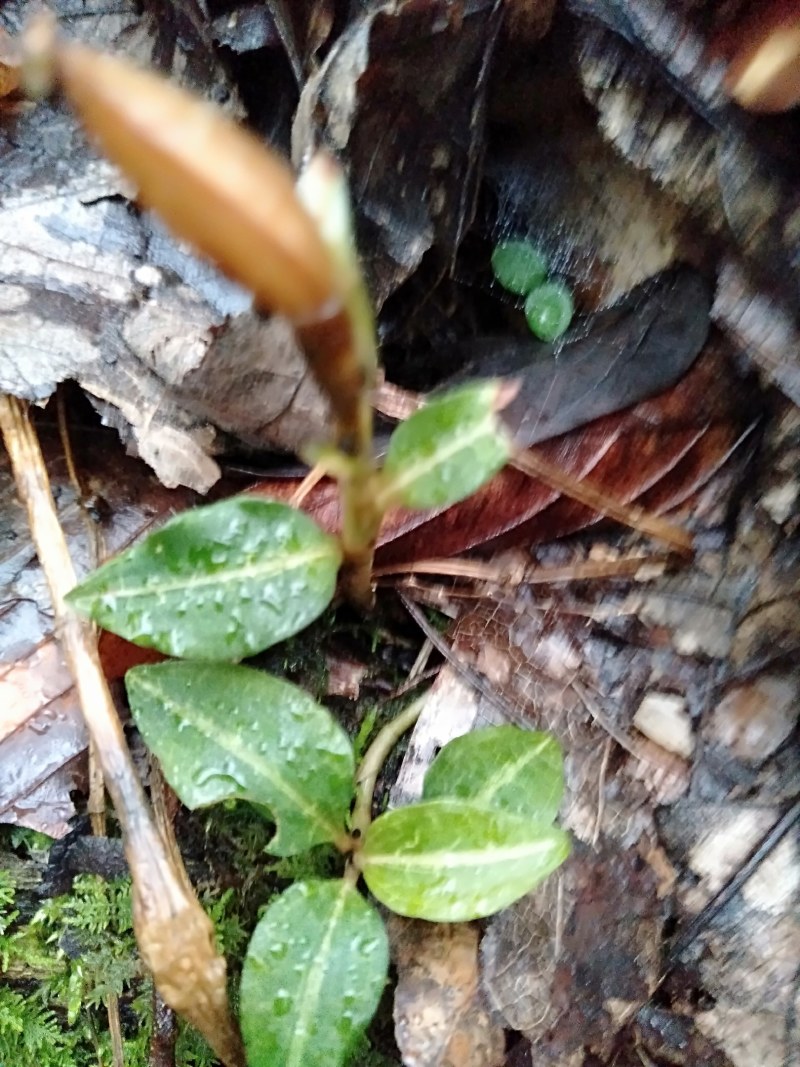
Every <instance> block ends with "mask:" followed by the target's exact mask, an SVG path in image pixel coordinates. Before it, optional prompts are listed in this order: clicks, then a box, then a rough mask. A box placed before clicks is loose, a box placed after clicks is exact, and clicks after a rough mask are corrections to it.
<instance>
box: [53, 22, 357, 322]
mask: <svg viewBox="0 0 800 1067" xmlns="http://www.w3.org/2000/svg"><path fill="white" fill-rule="evenodd" d="M55 63H56V72H57V74H58V77H59V80H60V82H61V83H62V85H63V87H64V91H65V93H66V95H67V98H68V99H69V101H70V103H71V104H72V105H73V107H75V109H76V110H77V112H78V114H79V115H80V117H81V120H82V121H83V123H84V124H85V126H86V128H87V130H88V131H89V132H90V134H91V135H92V136H93V137H94V138H96V140H97V141H98V142H99V144H100V146H101V147H102V149H103V151H104V152H105V153H106V154H107V155H108V156H109V158H110V159H112V160H113V161H114V162H115V163H117V164H118V165H119V166H120V167H121V168H122V169H123V171H124V172H125V173H126V174H127V175H128V176H129V177H130V178H131V179H132V180H133V181H134V182H135V184H136V187H137V190H138V195H139V199H140V200H141V202H142V203H143V204H145V205H147V206H148V207H151V208H153V209H154V210H156V211H157V212H158V213H159V215H161V217H162V218H163V219H164V220H165V221H166V222H167V224H168V225H169V226H171V227H172V228H173V229H174V230H175V232H176V233H177V234H178V235H180V236H181V237H183V238H184V239H186V240H188V241H190V242H191V243H192V244H193V245H194V246H195V247H196V248H197V249H199V250H200V251H202V252H203V253H204V254H205V255H207V256H210V257H211V258H212V259H213V260H214V262H215V263H217V264H218V265H219V266H220V267H222V269H223V270H224V271H226V272H227V273H228V274H230V275H231V277H233V278H235V279H236V280H237V281H239V282H241V284H243V285H245V286H246V287H247V288H248V289H250V290H251V291H252V292H253V294H254V296H255V298H256V301H257V302H258V304H259V305H260V306H262V307H263V308H264V309H265V310H270V311H281V312H284V313H285V314H287V315H288V316H289V317H290V318H293V319H295V320H300V321H302V320H309V319H319V318H324V317H327V315H329V314H330V313H332V312H333V311H335V310H336V303H337V298H338V297H339V295H340V294H339V293H338V289H337V284H336V279H335V277H334V272H333V266H332V263H331V260H330V258H329V256H328V253H327V251H326V249H325V247H324V245H323V244H322V241H321V239H320V237H319V234H318V232H317V229H316V227H315V226H314V224H313V222H312V221H311V219H310V218H309V216H308V214H307V213H306V212H305V211H304V210H303V208H302V207H301V205H300V203H299V201H298V200H297V197H296V195H295V190H294V178H293V175H292V173H291V171H290V169H289V167H288V166H287V165H286V163H284V162H283V160H281V159H280V158H279V157H278V156H277V155H275V154H274V153H272V152H270V151H269V150H268V149H266V148H265V147H264V146H263V145H261V144H260V143H259V142H258V141H257V140H256V139H255V138H254V137H253V136H251V135H250V134H248V133H246V132H245V131H244V130H242V129H240V128H239V127H237V126H236V125H234V124H233V123H232V122H230V121H229V120H228V119H227V117H226V116H224V114H223V113H222V112H220V111H218V110H216V109H212V108H211V107H210V105H209V104H207V103H206V102H204V101H200V100H198V99H195V98H194V97H192V96H190V95H189V94H187V93H186V92H185V91H184V90H182V89H180V88H178V87H177V86H176V85H173V84H172V83H170V82H169V81H167V80H166V79H164V78H163V77H161V76H160V75H157V74H154V73H152V72H147V71H143V70H139V69H138V68H136V67H134V66H133V65H132V64H130V63H128V62H126V61H125V60H123V59H120V58H117V57H112V56H108V55H103V54H101V53H98V52H94V51H92V50H91V49H89V48H87V47H85V46H84V45H79V44H67V43H64V44H61V45H59V46H58V47H57V48H56V52H55Z"/></svg>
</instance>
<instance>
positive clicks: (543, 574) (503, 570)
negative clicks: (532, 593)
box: [373, 553, 670, 585]
mask: <svg viewBox="0 0 800 1067" xmlns="http://www.w3.org/2000/svg"><path fill="white" fill-rule="evenodd" d="M669 561H670V556H669V554H667V553H662V554H659V555H650V556H624V557H623V558H622V559H585V560H579V561H577V562H575V563H565V564H564V565H563V566H558V567H537V566H508V565H505V564H502V563H500V564H498V563H485V562H484V561H483V560H477V559H421V560H415V561H414V562H413V563H389V564H387V565H386V566H385V567H376V568H375V570H374V571H373V577H375V578H385V577H387V576H388V575H392V574H438V575H442V576H445V577H448V578H471V579H472V580H473V581H482V582H492V583H494V584H496V585H555V584H558V583H561V582H582V581H592V580H595V579H599V578H637V577H639V576H640V574H643V575H645V576H646V577H647V578H652V577H654V576H657V575H658V574H661V573H663V571H664V568H665V567H666V566H667V564H668V563H669Z"/></svg>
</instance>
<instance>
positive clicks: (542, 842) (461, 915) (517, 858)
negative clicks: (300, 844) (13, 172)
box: [359, 800, 569, 922]
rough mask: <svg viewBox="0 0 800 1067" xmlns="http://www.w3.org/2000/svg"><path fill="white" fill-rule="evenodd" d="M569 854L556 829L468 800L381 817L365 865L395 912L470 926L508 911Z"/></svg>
mask: <svg viewBox="0 0 800 1067" xmlns="http://www.w3.org/2000/svg"><path fill="white" fill-rule="evenodd" d="M568 853H569V840H568V838H567V835H566V834H565V833H564V832H563V831H562V830H558V829H556V828H554V827H549V826H545V825H543V824H541V823H537V822H535V821H533V820H531V819H530V818H528V817H524V818H523V817H521V816H519V815H512V814H510V813H509V812H505V811H491V810H488V809H486V808H480V807H475V806H474V805H472V804H470V803H467V802H466V801H459V800H429V801H424V802H423V803H421V804H413V805H410V806H409V807H407V808H398V809H396V810H395V811H390V812H388V813H387V814H385V815H381V816H380V817H379V818H377V819H376V820H375V822H374V823H372V825H371V826H370V828H369V830H368V831H367V836H366V839H365V842H364V847H363V849H362V851H361V852H360V853H359V864H360V866H361V869H362V872H363V874H364V880H365V881H366V883H367V885H368V886H369V888H370V890H371V892H372V893H374V895H375V896H376V897H377V898H378V900H380V901H381V903H382V904H385V905H386V906H387V907H388V908H391V909H392V911H396V912H398V913H399V914H400V915H408V916H411V917H412V918H416V919H428V920H430V921H431V922H465V921H467V920H469V919H478V918H481V917H482V916H485V915H491V914H492V913H493V912H496V911H500V909H501V908H505V907H507V906H508V905H509V904H511V903H513V902H514V901H515V900H517V899H518V898H519V897H521V896H523V895H524V894H525V893H527V892H528V891H529V890H530V889H532V888H533V886H535V885H536V883H537V882H540V881H541V880H542V879H543V878H544V877H545V876H546V875H548V874H549V873H550V872H551V871H552V870H554V869H555V868H556V867H557V866H558V865H559V864H560V863H561V862H562V861H563V860H564V859H566V857H567V855H568Z"/></svg>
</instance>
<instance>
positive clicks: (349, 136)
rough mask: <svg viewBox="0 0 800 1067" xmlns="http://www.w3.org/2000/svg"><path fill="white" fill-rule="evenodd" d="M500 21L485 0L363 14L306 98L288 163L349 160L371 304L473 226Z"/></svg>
mask: <svg viewBox="0 0 800 1067" xmlns="http://www.w3.org/2000/svg"><path fill="white" fill-rule="evenodd" d="M500 21H501V13H500V5H498V4H497V3H495V2H494V0H468V2H467V3H466V4H464V5H462V6H461V7H460V8H459V9H458V13H457V14H456V12H455V10H454V9H453V8H452V6H451V4H450V3H448V2H447V0H429V2H426V3H424V4H417V3H412V2H409V0H403V2H401V3H399V4H395V3H387V4H383V5H381V6H379V7H376V6H375V5H372V6H370V7H369V8H367V9H366V12H365V13H364V14H362V15H361V16H360V17H359V18H357V19H356V20H355V21H353V22H352V23H351V24H350V25H349V26H348V27H347V29H346V30H345V32H344V33H343V34H342V35H341V37H340V38H339V39H338V40H337V41H336V43H335V45H334V46H333V47H332V48H331V51H330V52H329V54H328V56H327V57H326V59H325V62H324V63H323V64H322V67H321V68H320V70H319V72H318V73H317V74H315V75H313V76H312V77H311V78H309V80H308V81H307V82H306V85H305V87H304V89H303V93H302V96H301V99H300V105H299V107H298V112H297V117H296V119H295V125H294V129H293V137H292V140H293V151H292V154H293V156H294V159H295V161H296V163H298V164H299V163H300V162H301V161H302V160H303V159H304V158H305V157H306V155H307V153H308V152H309V150H310V149H311V148H313V147H317V146H320V145H322V146H324V147H326V148H327V149H328V150H329V151H331V152H333V153H334V154H336V155H339V156H342V157H344V158H346V160H347V164H348V165H347V170H348V173H349V175H350V180H351V185H352V189H353V199H354V202H355V203H356V205H357V207H358V212H359V230H360V240H359V247H360V248H361V250H362V255H363V256H364V258H365V260H366V263H365V266H366V269H367V273H368V275H369V276H370V279H371V282H372V289H373V293H374V295H375V297H376V300H377V303H378V305H379V306H380V304H382V303H383V301H384V299H385V298H386V296H388V295H389V293H391V292H392V291H393V290H394V289H395V288H396V287H397V286H398V285H399V284H400V282H402V281H403V280H404V279H405V278H407V277H408V276H409V275H410V274H411V273H412V272H413V271H414V269H415V268H416V267H417V266H418V265H419V263H420V261H421V259H422V256H423V255H424V253H425V252H426V251H428V250H429V249H430V248H432V247H434V246H436V248H437V250H438V251H439V252H440V253H441V254H442V255H443V256H444V257H446V258H447V259H448V260H449V259H451V258H452V257H453V256H454V255H455V252H456V250H457V248H458V246H459V244H460V242H461V240H462V238H463V236H464V233H465V232H466V229H467V227H468V226H469V223H470V221H471V219H472V215H473V211H474V203H475V196H476V192H477V183H478V181H479V178H480V162H481V158H482V153H483V132H484V111H485V100H486V90H487V86H488V78H487V73H488V69H489V64H490V61H491V58H492V55H493V52H494V46H495V41H496V38H497V32H498V29H499V27H500ZM444 55H446V56H447V62H446V63H443V62H442V57H443V56H444Z"/></svg>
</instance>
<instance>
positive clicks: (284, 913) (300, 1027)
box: [241, 880, 389, 1067]
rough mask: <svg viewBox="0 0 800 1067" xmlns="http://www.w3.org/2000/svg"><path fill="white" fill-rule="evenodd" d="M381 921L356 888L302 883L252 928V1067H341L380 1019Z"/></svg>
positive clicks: (245, 974)
mask: <svg viewBox="0 0 800 1067" xmlns="http://www.w3.org/2000/svg"><path fill="white" fill-rule="evenodd" d="M388 967H389V950H388V944H387V938H386V931H385V930H384V926H383V922H382V921H381V918H380V916H379V915H378V913H377V911H376V910H375V909H374V908H373V907H372V906H371V905H370V904H368V903H367V901H366V900H364V898H363V897H362V896H361V894H360V893H359V892H358V890H356V889H355V888H354V887H353V886H352V885H350V884H349V883H348V882H345V881H343V880H340V881H309V882H297V883H296V884H295V885H293V886H292V887H291V888H290V889H288V890H287V891H286V892H285V893H283V894H282V896H280V897H278V899H277V900H275V901H274V902H273V903H272V904H270V906H269V907H268V908H267V910H266V912H265V913H264V915H263V917H262V919H261V921H260V922H259V924H258V926H257V927H256V929H255V933H254V934H253V938H252V940H251V942H250V946H249V948H248V950H247V956H246V958H245V961H244V969H243V971H242V986H241V1021H242V1035H243V1037H244V1043H245V1048H246V1050H247V1063H248V1067H277V1065H280V1067H337V1064H340V1063H342V1062H343V1060H344V1059H345V1057H346V1055H347V1053H348V1051H349V1049H350V1048H351V1046H352V1045H353V1043H354V1042H355V1041H356V1039H357V1038H358V1036H359V1034H360V1033H361V1031H362V1030H363V1028H364V1027H365V1026H366V1025H367V1023H368V1022H369V1021H370V1019H371V1018H372V1016H373V1015H374V1014H375V1009H376V1008H377V1006H378V1001H379V1000H380V997H381V993H382V992H383V987H384V984H385V982H386V974H387V971H388Z"/></svg>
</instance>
